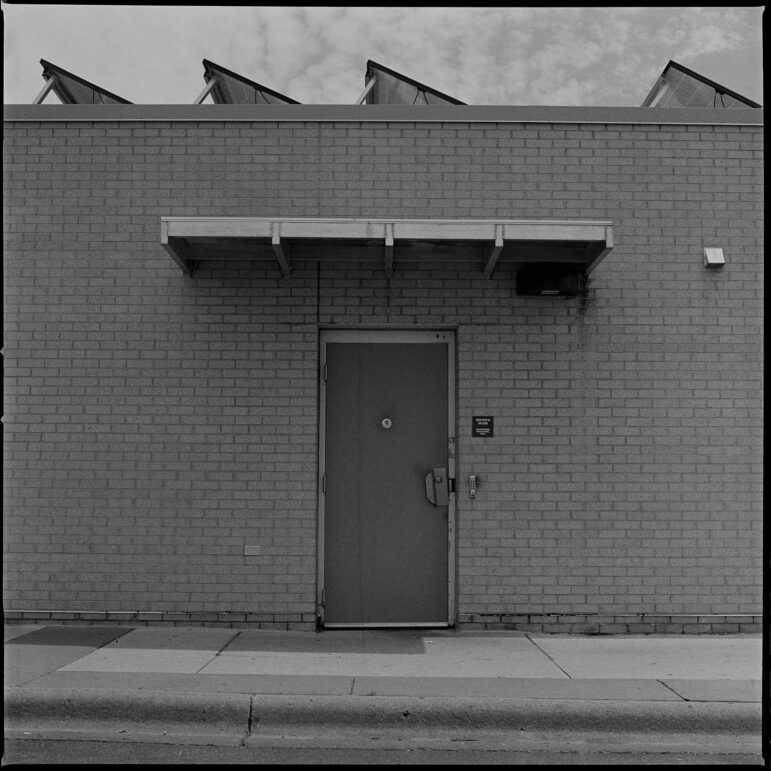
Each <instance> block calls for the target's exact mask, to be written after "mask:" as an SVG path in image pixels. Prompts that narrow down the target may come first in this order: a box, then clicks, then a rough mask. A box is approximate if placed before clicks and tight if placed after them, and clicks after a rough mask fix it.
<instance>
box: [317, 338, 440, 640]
mask: <svg viewBox="0 0 771 771" xmlns="http://www.w3.org/2000/svg"><path fill="white" fill-rule="evenodd" d="M386 339H388V338H386ZM418 339H419V340H420V342H383V341H382V340H381V341H369V342H367V341H363V342H350V341H347V342H334V341H333V340H334V338H332V339H331V340H329V341H327V342H326V343H325V344H324V345H323V354H324V360H325V361H324V363H325V383H324V386H325V387H324V391H325V398H324V402H325V404H324V438H323V469H322V471H323V475H324V488H325V492H324V493H323V499H324V500H323V569H322V571H321V572H322V577H323V590H324V591H323V617H324V625H325V626H334V625H350V626H366V625H369V626H378V625H423V624H431V625H437V624H438V625H446V624H447V623H448V579H449V571H448V522H449V508H450V497H451V496H450V482H449V479H448V478H449V476H450V474H452V473H453V468H452V466H451V465H450V464H449V463H448V461H449V460H451V458H449V457H448V439H449V430H448V429H449V425H448V364H449V354H450V351H449V346H448V343H447V339H448V335H447V334H446V333H438V334H437V335H436V336H435V337H434V338H433V341H431V338H430V337H427V336H426V335H423V336H422V337H420V338H418ZM449 455H452V453H449Z"/></svg>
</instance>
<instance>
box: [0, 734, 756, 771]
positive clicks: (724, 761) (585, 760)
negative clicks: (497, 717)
mask: <svg viewBox="0 0 771 771" xmlns="http://www.w3.org/2000/svg"><path fill="white" fill-rule="evenodd" d="M41 763H45V764H52V765H55V764H65V763H78V764H85V765H90V764H129V765H137V764H143V765H144V764H146V765H155V764H191V765H193V764H203V763H209V764H219V765H225V764H228V765H231V764H244V763H257V764H268V763H275V764H282V765H286V764H301V765H304V764H314V765H327V764H332V763H335V764H341V765H353V764H357V765H358V764H390V765H407V764H409V765H438V764H442V765H458V764H464V765H598V766H602V765H730V766H741V765H748V766H762V765H763V761H762V759H761V757H760V756H759V755H758V754H752V753H721V752H714V751H711V750H710V751H706V752H693V751H688V752H678V751H674V752H673V751H661V752H657V751H655V750H650V751H641V750H639V749H638V750H625V749H623V748H617V749H613V750H595V749H591V748H576V747H567V748H562V749H561V748H560V747H559V746H557V745H556V744H555V746H553V747H545V748H542V749H537V750H516V749H490V748H485V747H478V748H475V747H473V746H464V747H461V746H459V747H458V748H457V749H450V750H448V749H428V748H425V747H419V746H416V747H410V748H405V749H398V748H391V747H389V748H377V747H373V748H368V749H364V748H360V747H356V748H350V747H349V748H329V747H326V748H315V747H307V746H306V747H292V746H267V747H254V746H237V747H222V746H219V747H214V746H207V745H193V744H162V743H158V742H137V741H131V742H120V741H82V740H50V739H8V740H6V742H5V756H4V758H3V765H4V766H5V765H14V764H41Z"/></svg>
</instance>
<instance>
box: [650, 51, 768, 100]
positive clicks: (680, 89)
mask: <svg viewBox="0 0 771 771" xmlns="http://www.w3.org/2000/svg"><path fill="white" fill-rule="evenodd" d="M641 106H642V107H715V108H718V109H722V108H737V107H738V108H745V109H746V108H747V107H760V105H759V104H757V102H753V101H752V100H751V99H747V98H746V97H744V96H742V95H741V94H737V93H736V92H735V91H731V90H730V89H728V88H726V87H725V86H721V85H720V84H719V83H715V82H714V81H712V80H708V79H707V78H705V77H703V76H702V75H699V74H698V73H697V72H694V71H693V70H689V69H687V68H686V67H683V66H682V65H680V64H677V62H673V61H670V62H669V64H667V66H666V67H665V68H664V72H662V73H661V75H660V76H659V79H658V80H657V81H656V85H655V86H654V87H653V88H652V89H651V92H650V93H649V94H648V96H647V97H645V101H644V102H643V103H642V105H641Z"/></svg>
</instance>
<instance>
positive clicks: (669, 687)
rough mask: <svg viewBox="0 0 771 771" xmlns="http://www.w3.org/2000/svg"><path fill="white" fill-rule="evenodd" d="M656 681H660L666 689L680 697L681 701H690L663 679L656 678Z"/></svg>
mask: <svg viewBox="0 0 771 771" xmlns="http://www.w3.org/2000/svg"><path fill="white" fill-rule="evenodd" d="M656 682H657V683H661V684H662V685H663V686H664V687H665V688H666V689H668V690H670V691H672V693H674V694H675V696H677V698H678V699H680V700H681V701H690V699H686V698H685V696H683V695H682V694H679V693H678V692H677V691H676V690H675V689H674V688H672V686H671V685H667V683H665V682H664V681H663V680H659V679H658V678H657V679H656Z"/></svg>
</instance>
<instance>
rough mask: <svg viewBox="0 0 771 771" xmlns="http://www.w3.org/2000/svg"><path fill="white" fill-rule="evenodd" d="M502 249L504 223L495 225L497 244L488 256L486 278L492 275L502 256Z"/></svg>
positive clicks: (485, 270)
mask: <svg viewBox="0 0 771 771" xmlns="http://www.w3.org/2000/svg"><path fill="white" fill-rule="evenodd" d="M502 251H503V225H496V226H495V246H493V250H492V251H491V252H490V256H489V257H488V258H487V265H485V269H484V277H485V278H491V277H492V275H493V271H494V270H495V266H496V264H497V263H498V259H499V258H500V256H501V252H502Z"/></svg>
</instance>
